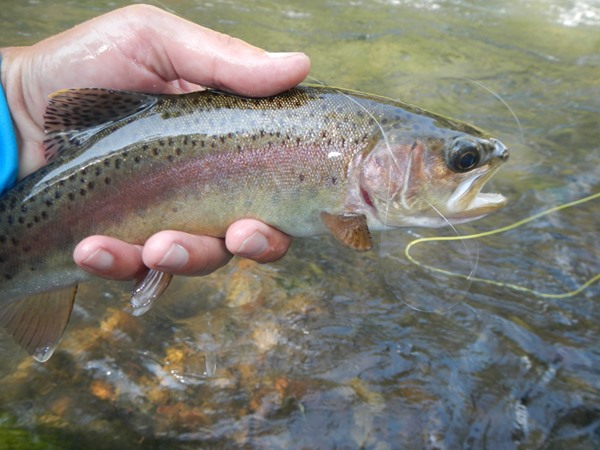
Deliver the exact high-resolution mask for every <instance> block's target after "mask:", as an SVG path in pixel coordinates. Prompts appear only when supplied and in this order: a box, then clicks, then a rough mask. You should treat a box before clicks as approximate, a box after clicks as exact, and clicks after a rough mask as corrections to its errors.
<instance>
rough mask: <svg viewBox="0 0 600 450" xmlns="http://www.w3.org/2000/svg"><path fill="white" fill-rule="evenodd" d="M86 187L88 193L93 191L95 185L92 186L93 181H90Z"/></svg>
mask: <svg viewBox="0 0 600 450" xmlns="http://www.w3.org/2000/svg"><path fill="white" fill-rule="evenodd" d="M87 187H88V190H90V191H91V190H93V189H94V187H95V184H94V182H93V181H90V182H89V183H88V184H87Z"/></svg>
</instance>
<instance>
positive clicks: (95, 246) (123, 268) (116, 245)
mask: <svg viewBox="0 0 600 450" xmlns="http://www.w3.org/2000/svg"><path fill="white" fill-rule="evenodd" d="M73 259H74V260H75V263H77V265H78V266H79V267H81V268H82V269H83V270H85V271H87V272H90V273H91V274H94V275H97V276H99V277H102V278H110V279H114V280H128V279H131V278H134V277H136V276H137V275H138V274H139V273H141V272H142V271H143V270H144V265H143V263H142V250H141V247H139V246H137V245H130V244H127V243H125V242H122V241H120V240H118V239H114V238H111V237H108V236H90V237H88V238H86V239H84V240H82V241H81V242H80V243H79V244H78V245H77V247H75V250H74V252H73Z"/></svg>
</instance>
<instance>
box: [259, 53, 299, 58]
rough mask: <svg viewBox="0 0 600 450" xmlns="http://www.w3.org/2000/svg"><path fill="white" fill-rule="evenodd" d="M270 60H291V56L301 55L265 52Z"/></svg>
mask: <svg viewBox="0 0 600 450" xmlns="http://www.w3.org/2000/svg"><path fill="white" fill-rule="evenodd" d="M265 53H266V55H267V56H268V57H269V58H289V57H291V56H296V55H301V54H302V53H299V52H265Z"/></svg>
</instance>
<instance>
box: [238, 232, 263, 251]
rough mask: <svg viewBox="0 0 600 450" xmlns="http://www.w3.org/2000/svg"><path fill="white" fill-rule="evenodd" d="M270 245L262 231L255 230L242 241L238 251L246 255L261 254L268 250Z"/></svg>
mask: <svg viewBox="0 0 600 450" xmlns="http://www.w3.org/2000/svg"><path fill="white" fill-rule="evenodd" d="M268 246H269V241H268V240H267V238H266V237H265V236H264V235H263V234H262V233H260V232H258V231H255V232H254V233H253V234H251V235H250V236H248V237H247V238H246V239H245V240H244V242H242V245H240V247H239V248H238V251H237V252H236V253H237V254H238V255H239V256H246V257H254V256H259V255H261V254H262V253H264V252H265V251H266V250H267V247H268Z"/></svg>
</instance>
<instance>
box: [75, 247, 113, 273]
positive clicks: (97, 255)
mask: <svg viewBox="0 0 600 450" xmlns="http://www.w3.org/2000/svg"><path fill="white" fill-rule="evenodd" d="M114 262H115V258H114V256H113V255H112V254H110V253H108V252H107V251H106V250H104V249H101V248H99V249H98V250H96V251H95V252H94V253H92V254H91V255H90V256H88V257H87V258H85V259H84V260H83V261H82V264H83V265H84V266H87V267H91V268H94V269H96V270H108V269H110V268H111V267H112V266H113V264H114Z"/></svg>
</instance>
